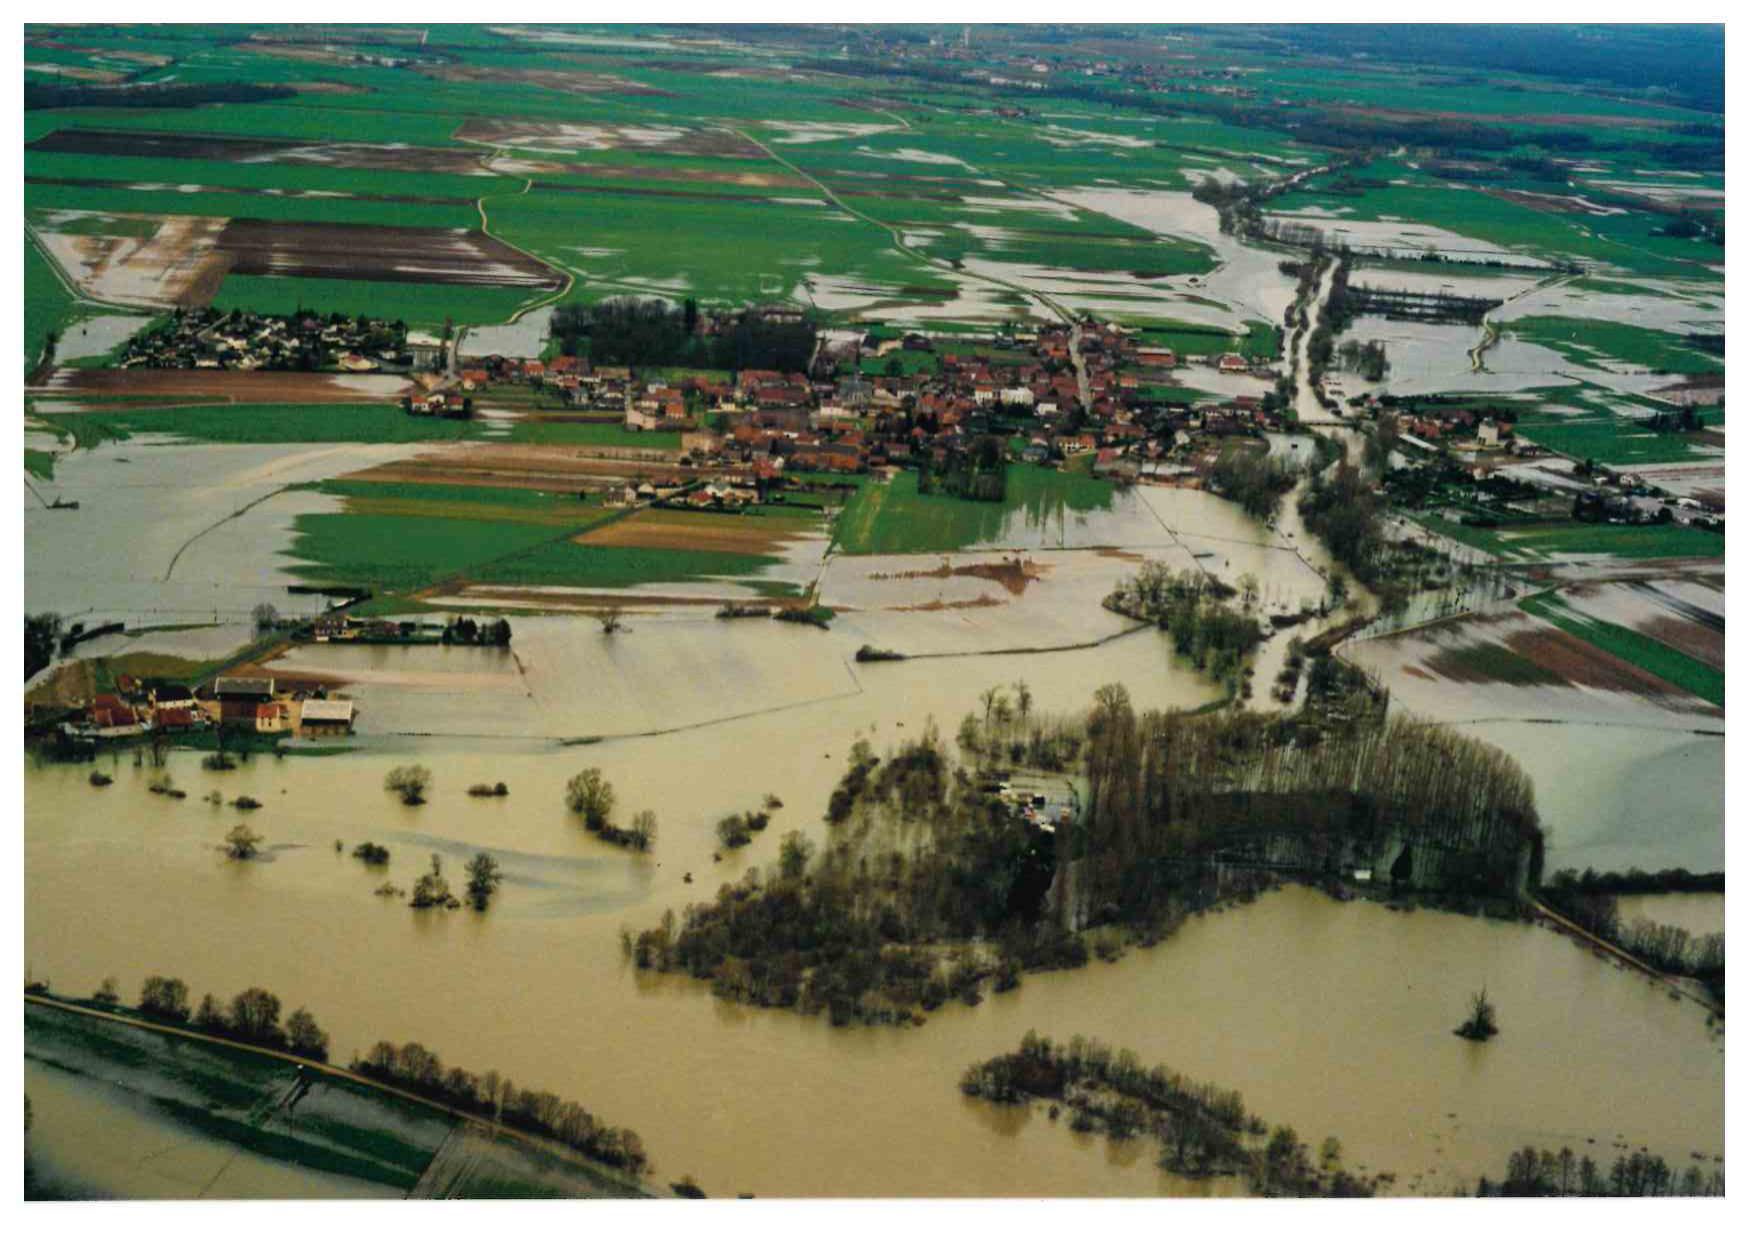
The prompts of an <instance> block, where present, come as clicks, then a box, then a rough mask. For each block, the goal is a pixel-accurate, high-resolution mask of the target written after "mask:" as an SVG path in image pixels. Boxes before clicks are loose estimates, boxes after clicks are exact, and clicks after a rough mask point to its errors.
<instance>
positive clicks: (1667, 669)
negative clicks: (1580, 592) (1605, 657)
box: [1518, 593, 1724, 706]
mask: <svg viewBox="0 0 1748 1240" xmlns="http://www.w3.org/2000/svg"><path fill="white" fill-rule="evenodd" d="M1518 606H1519V607H1522V608H1523V609H1524V610H1525V611H1527V612H1529V614H1530V615H1532V616H1538V617H1540V618H1541V619H1543V620H1546V621H1547V622H1548V623H1550V624H1553V625H1556V626H1558V627H1559V628H1561V629H1564V630H1565V631H1566V632H1568V633H1570V634H1572V635H1573V636H1574V637H1580V638H1583V639H1584V640H1585V641H1587V642H1589V643H1590V644H1591V645H1593V646H1595V647H1596V648H1597V649H1599V650H1606V651H1607V652H1608V653H1609V654H1612V655H1614V656H1615V657H1616V658H1619V659H1624V660H1625V661H1626V662H1628V663H1631V664H1632V665H1633V666H1634V667H1638V668H1643V669H1644V670H1645V671H1647V672H1650V673H1651V674H1652V675H1653V676H1657V677H1660V678H1661V679H1663V680H1667V681H1668V682H1669V683H1670V684H1672V685H1675V686H1676V687H1677V688H1680V689H1685V690H1687V692H1689V693H1691V694H1693V695H1694V696H1695V697H1699V698H1704V699H1705V700H1706V701H1708V702H1710V703H1711V704H1712V705H1713V706H1722V705H1723V704H1724V672H1723V669H1722V668H1715V667H1711V666H1709V665H1708V664H1705V663H1701V662H1700V661H1699V660H1698V659H1696V658H1694V657H1693V656H1692V655H1689V654H1684V653H1683V652H1682V651H1679V650H1676V649H1674V648H1673V647H1670V646H1665V645H1664V644H1663V643H1662V642H1660V641H1657V640H1656V639H1655V638H1650V637H1646V636H1645V635H1644V634H1643V633H1638V632H1635V631H1634V630H1632V629H1629V628H1626V627H1624V626H1622V625H1618V624H1611V623H1610V622H1609V621H1607V620H1598V619H1596V618H1594V617H1592V616H1586V615H1583V614H1581V613H1579V612H1576V611H1573V610H1572V609H1571V608H1570V607H1568V606H1567V605H1566V604H1565V602H1564V601H1563V600H1561V599H1560V598H1559V596H1558V595H1555V594H1552V593H1549V594H1536V595H1532V596H1531V597H1529V598H1526V599H1524V600H1523V601H1522V602H1520V603H1519V604H1518Z"/></svg>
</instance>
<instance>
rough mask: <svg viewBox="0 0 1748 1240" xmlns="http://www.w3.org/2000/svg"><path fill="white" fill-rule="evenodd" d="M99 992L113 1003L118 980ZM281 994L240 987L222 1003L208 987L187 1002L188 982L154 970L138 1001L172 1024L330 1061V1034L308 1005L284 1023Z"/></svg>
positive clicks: (102, 1000) (142, 1007)
mask: <svg viewBox="0 0 1748 1240" xmlns="http://www.w3.org/2000/svg"><path fill="white" fill-rule="evenodd" d="M95 998H96V999H97V1000H98V1002H100V1003H105V1004H111V1005H113V1004H115V1003H116V1001H117V997H116V993H115V983H114V981H113V980H105V982H104V983H103V986H102V987H101V988H100V989H99V990H98V992H97V994H96V996H95ZM282 1006H283V1005H282V1004H281V1003H280V1001H279V996H278V995H275V994H274V993H272V992H271V991H268V990H263V989H261V988H260V987H259V986H251V987H249V988H248V989H247V990H243V991H239V992H238V993H237V994H236V995H235V996H233V997H232V998H231V1001H230V1002H229V1003H228V1004H221V1003H220V1002H219V1000H218V999H217V998H215V997H214V996H213V995H212V994H210V993H208V994H206V995H204V996H202V997H201V1000H200V1005H199V1006H198V1007H195V1008H191V1007H190V1006H189V991H188V983H186V982H184V981H183V980H182V979H181V978H179V977H164V976H161V975H159V974H153V975H152V976H151V977H148V978H147V979H146V980H145V981H144V982H143V983H141V985H140V1001H139V1004H138V1005H137V1007H136V1009H135V1010H136V1011H138V1012H139V1013H140V1014H141V1015H142V1016H149V1017H151V1018H152V1019H153V1020H157V1021H162V1022H164V1023H166V1024H172V1025H189V1026H192V1027H193V1028H195V1029H198V1030H200V1031H201V1032H202V1033H209V1034H214V1035H217V1036H220V1037H225V1038H229V1039H231V1040H232V1041H234V1042H247V1043H249V1044H250V1045H252V1046H265V1047H267V1048H268V1049H270V1050H281V1051H290V1052H291V1053H292V1054H293V1055H301V1056H302V1057H303V1058H305V1059H315V1060H320V1061H322V1062H324V1063H325V1062H326V1061H327V1058H328V1035H327V1034H326V1033H325V1032H323V1030H322V1028H321V1026H320V1025H318V1024H316V1020H315V1017H313V1016H311V1015H310V1013H309V1010H308V1009H306V1008H301V1007H300V1008H297V1009H296V1010H294V1011H293V1012H292V1013H291V1014H290V1015H289V1016H287V1017H286V1018H285V1023H284V1025H283V1026H282V1025H281V1024H280V1021H279V1013H280V1010H281V1008H282Z"/></svg>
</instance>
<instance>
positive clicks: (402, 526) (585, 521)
mask: <svg viewBox="0 0 1748 1240" xmlns="http://www.w3.org/2000/svg"><path fill="white" fill-rule="evenodd" d="M315 489H318V490H320V491H322V492H323V493H325V494H329V495H336V496H340V497H342V498H343V499H344V501H345V503H344V508H343V510H342V511H340V512H329V513H304V514H301V515H299V516H298V517H296V518H295V519H294V523H293V530H294V537H293V539H292V544H291V548H290V551H289V554H290V555H291V557H292V558H294V559H296V560H300V561H303V563H301V564H299V565H298V566H297V567H296V568H295V569H294V570H293V571H295V572H296V573H297V574H298V575H299V576H300V577H303V578H304V579H306V580H309V581H324V582H344V583H345V584H348V585H367V586H370V587H372V588H373V589H375V590H378V591H386V592H389V593H404V592H408V591H412V590H418V589H421V588H423V587H425V586H428V585H431V584H433V583H434V582H437V581H440V580H443V579H445V578H449V577H455V576H458V575H462V574H467V575H469V576H474V575H475V574H477V573H479V572H483V571H486V570H487V568H488V566H490V565H491V564H493V563H494V562H495V561H501V560H506V559H509V558H512V557H518V556H522V555H525V554H527V553H528V552H530V551H533V550H534V549H536V548H539V547H542V546H544V545H546V544H548V543H554V542H564V540H566V539H568V538H569V537H570V536H571V535H572V534H575V533H578V532H580V531H582V530H585V529H589V528H591V527H593V526H595V525H599V524H601V523H603V522H604V521H609V520H613V519H615V518H616V517H617V516H618V513H617V512H614V511H611V510H608V509H605V508H603V507H602V506H601V502H600V500H599V498H596V499H594V500H591V501H587V502H584V501H579V500H577V499H576V498H575V497H574V496H572V495H569V494H565V495H555V494H550V493H545V492H539V491H527V490H518V489H514V488H507V487H461V486H442V485H432V484H417V483H378V482H352V481H328V482H324V483H321V484H319V486H318V487H316V488H315Z"/></svg>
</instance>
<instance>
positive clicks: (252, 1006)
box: [227, 986, 285, 1046]
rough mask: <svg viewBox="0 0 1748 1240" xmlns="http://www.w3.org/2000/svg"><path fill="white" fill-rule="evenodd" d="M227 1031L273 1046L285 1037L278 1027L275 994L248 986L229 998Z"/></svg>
mask: <svg viewBox="0 0 1748 1240" xmlns="http://www.w3.org/2000/svg"><path fill="white" fill-rule="evenodd" d="M227 1024H228V1026H229V1028H230V1031H231V1032H232V1033H233V1034H235V1035H236V1036H237V1037H239V1038H241V1039H243V1040H244V1041H245V1042H261V1043H264V1044H267V1045H274V1046H277V1045H278V1044H279V1043H281V1042H283V1041H285V1034H284V1033H283V1032H282V1031H281V1030H280V1028H279V996H278V995H275V994H273V993H272V992H271V991H266V990H262V989H261V988H260V987H259V986H251V987H250V988H249V989H248V990H245V991H242V992H241V993H240V994H238V995H237V997H236V998H234V999H232V1000H231V1010H230V1020H229V1021H228V1022H227Z"/></svg>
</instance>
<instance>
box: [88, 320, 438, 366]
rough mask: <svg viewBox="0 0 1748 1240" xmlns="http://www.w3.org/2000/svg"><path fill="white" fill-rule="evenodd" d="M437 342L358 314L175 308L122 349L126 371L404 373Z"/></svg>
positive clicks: (432, 353) (429, 357) (431, 355)
mask: <svg viewBox="0 0 1748 1240" xmlns="http://www.w3.org/2000/svg"><path fill="white" fill-rule="evenodd" d="M438 355H439V342H437V341H436V340H435V339H434V338H432V337H430V336H429V335H428V334H425V333H414V334H413V335H411V336H409V335H408V333H407V327H406V324H404V323H389V322H385V321H383V320H381V319H371V318H368V317H365V316H363V315H360V316H357V317H353V316H350V315H344V314H338V313H335V314H326V315H323V314H317V313H314V312H311V311H299V312H297V313H295V314H291V315H273V314H257V313H255V312H253V311H250V310H217V309H214V308H212V307H208V308H206V309H201V310H177V311H175V312H174V313H173V314H171V315H170V316H168V317H167V318H165V319H162V320H160V321H158V322H155V323H153V324H152V325H151V326H149V327H147V328H146V329H144V330H143V331H140V332H138V333H137V334H135V335H134V337H133V338H132V339H130V340H129V341H128V342H127V343H126V344H125V345H124V346H123V348H122V353H121V358H120V360H119V362H118V363H117V364H118V365H119V366H120V367H122V368H123V369H136V368H146V369H160V370H303V371H312V370H330V369H332V370H339V371H342V372H346V373H353V374H369V373H373V372H384V373H390V374H393V373H406V372H409V371H411V370H413V369H414V368H415V367H418V366H428V365H430V364H432V362H433V361H435V360H436V358H437V357H438Z"/></svg>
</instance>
